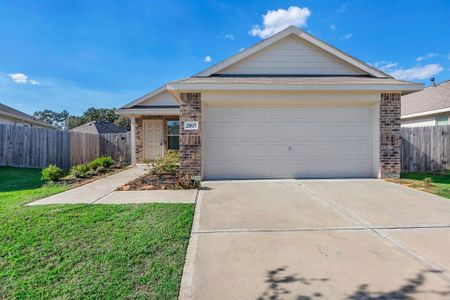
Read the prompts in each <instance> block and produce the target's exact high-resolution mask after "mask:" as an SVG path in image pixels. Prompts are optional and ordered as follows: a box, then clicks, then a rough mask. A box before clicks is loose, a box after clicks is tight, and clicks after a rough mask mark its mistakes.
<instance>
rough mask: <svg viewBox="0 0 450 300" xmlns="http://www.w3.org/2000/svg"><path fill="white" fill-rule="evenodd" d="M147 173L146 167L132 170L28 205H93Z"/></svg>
mask: <svg viewBox="0 0 450 300" xmlns="http://www.w3.org/2000/svg"><path fill="white" fill-rule="evenodd" d="M145 173H146V170H145V168H144V167H134V168H130V169H127V170H125V171H122V172H120V173H116V174H114V175H111V176H108V177H105V178H101V179H99V180H96V181H94V182H91V183H88V184H85V185H82V186H80V187H77V188H74V189H71V190H68V191H65V192H63V193H59V194H56V195H53V196H50V197H47V198H43V199H40V200H37V201H34V202H31V203H29V204H27V205H44V204H81V203H84V204H92V203H95V202H96V201H99V200H100V199H102V198H103V197H105V196H106V195H108V194H110V193H111V192H113V191H114V190H115V189H116V188H117V187H119V186H121V185H124V184H125V183H127V182H129V181H131V180H133V179H135V178H137V177H139V176H142V175H144V174H145Z"/></svg>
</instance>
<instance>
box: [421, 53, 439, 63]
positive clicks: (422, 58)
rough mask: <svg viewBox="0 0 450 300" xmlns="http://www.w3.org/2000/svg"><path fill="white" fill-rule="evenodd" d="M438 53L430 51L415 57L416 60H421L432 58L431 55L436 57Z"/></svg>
mask: <svg viewBox="0 0 450 300" xmlns="http://www.w3.org/2000/svg"><path fill="white" fill-rule="evenodd" d="M438 55H439V54H438V53H433V52H431V53H428V54H425V55H424V56H419V57H418V58H416V61H418V62H421V61H423V60H425V59H429V58H433V57H436V56H438Z"/></svg>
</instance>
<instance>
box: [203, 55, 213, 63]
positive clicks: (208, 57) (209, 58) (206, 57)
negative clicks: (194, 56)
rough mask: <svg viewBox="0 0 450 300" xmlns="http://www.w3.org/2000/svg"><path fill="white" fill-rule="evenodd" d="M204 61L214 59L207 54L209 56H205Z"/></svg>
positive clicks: (207, 61)
mask: <svg viewBox="0 0 450 300" xmlns="http://www.w3.org/2000/svg"><path fill="white" fill-rule="evenodd" d="M203 61H204V62H206V63H209V62H211V61H212V58H211V56H209V55H207V56H205V58H204V59H203Z"/></svg>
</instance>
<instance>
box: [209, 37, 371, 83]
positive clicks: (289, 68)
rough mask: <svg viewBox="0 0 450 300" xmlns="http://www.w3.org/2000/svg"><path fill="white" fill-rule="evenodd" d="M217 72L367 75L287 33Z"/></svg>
mask: <svg viewBox="0 0 450 300" xmlns="http://www.w3.org/2000/svg"><path fill="white" fill-rule="evenodd" d="M217 74H241V75H242V74H256V75H262V74H274V75H367V73H365V72H364V71H362V70H359V69H357V68H356V67H353V66H351V65H350V64H348V63H346V62H344V61H342V60H340V59H339V58H337V57H335V56H333V55H331V54H329V53H327V52H325V51H324V50H322V49H319V48H318V47H316V46H314V45H312V44H309V43H308V42H306V41H303V40H300V39H299V38H296V37H293V36H289V37H286V38H284V39H282V40H280V41H278V42H276V43H275V44H273V45H271V46H269V47H267V48H266V49H263V50H261V51H259V52H257V53H255V54H253V55H250V56H249V57H247V58H244V59H243V60H241V61H239V62H237V63H235V64H233V65H231V66H229V67H227V68H225V69H224V70H221V71H219V72H218V73H217Z"/></svg>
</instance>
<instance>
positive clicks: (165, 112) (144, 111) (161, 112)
mask: <svg viewBox="0 0 450 300" xmlns="http://www.w3.org/2000/svg"><path fill="white" fill-rule="evenodd" d="M115 112H116V114H118V115H121V116H136V115H148V116H172V115H179V114H180V109H179V108H162V109H161V108H158V109H152V108H134V109H133V108H131V109H117V110H116V111H115Z"/></svg>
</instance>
